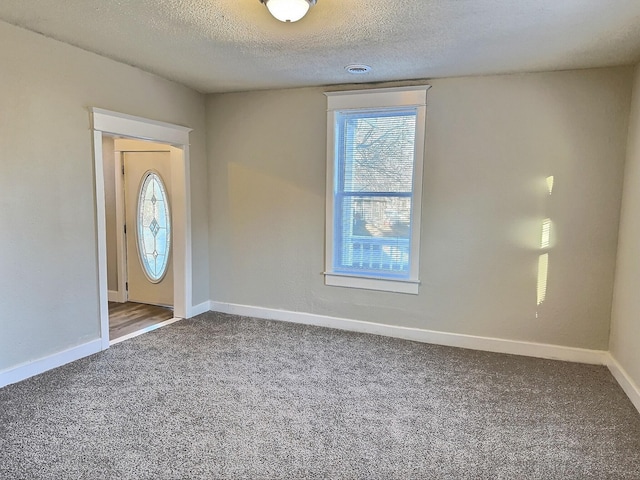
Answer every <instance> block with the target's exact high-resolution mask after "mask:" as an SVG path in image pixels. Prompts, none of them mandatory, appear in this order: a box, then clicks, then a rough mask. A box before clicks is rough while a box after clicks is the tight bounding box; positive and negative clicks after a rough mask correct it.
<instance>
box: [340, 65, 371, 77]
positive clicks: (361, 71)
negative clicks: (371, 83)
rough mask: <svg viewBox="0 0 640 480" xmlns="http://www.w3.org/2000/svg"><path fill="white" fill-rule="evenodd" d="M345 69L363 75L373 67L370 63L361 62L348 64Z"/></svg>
mask: <svg viewBox="0 0 640 480" xmlns="http://www.w3.org/2000/svg"><path fill="white" fill-rule="evenodd" d="M344 69H345V70H346V71H347V72H349V73H350V74H352V75H363V74H365V73H369V72H370V71H371V67H370V66H369V65H361V64H354V65H347V66H346V67H344Z"/></svg>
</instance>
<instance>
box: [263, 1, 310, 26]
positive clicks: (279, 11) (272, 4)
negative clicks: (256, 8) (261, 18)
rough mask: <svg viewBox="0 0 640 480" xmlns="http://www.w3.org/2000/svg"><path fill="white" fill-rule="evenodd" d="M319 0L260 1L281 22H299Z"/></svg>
mask: <svg viewBox="0 0 640 480" xmlns="http://www.w3.org/2000/svg"><path fill="white" fill-rule="evenodd" d="M316 1H317V0H260V3H263V4H265V5H266V6H267V8H268V9H269V13H271V15H273V16H274V17H275V18H277V19H278V20H280V21H281V22H297V21H298V20H300V19H301V18H302V17H304V16H305V15H306V14H307V12H308V11H309V8H310V7H312V6H314V5H315V4H316Z"/></svg>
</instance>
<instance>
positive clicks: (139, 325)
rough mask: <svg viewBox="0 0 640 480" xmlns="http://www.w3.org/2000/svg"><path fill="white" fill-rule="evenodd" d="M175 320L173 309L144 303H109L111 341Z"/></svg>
mask: <svg viewBox="0 0 640 480" xmlns="http://www.w3.org/2000/svg"><path fill="white" fill-rule="evenodd" d="M172 318H173V308H170V307H158V306H156V305H146V304H143V303H134V302H126V303H117V302H109V340H115V339H117V338H120V337H124V336H125V335H128V334H130V333H133V332H137V331H138V330H142V329H143V328H147V327H150V326H152V325H156V324H158V323H161V322H164V321H166V320H170V319H172Z"/></svg>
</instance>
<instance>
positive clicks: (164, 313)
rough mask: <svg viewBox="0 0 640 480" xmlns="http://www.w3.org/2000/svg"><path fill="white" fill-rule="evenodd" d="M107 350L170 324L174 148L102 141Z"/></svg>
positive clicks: (122, 140) (108, 138) (106, 138)
mask: <svg viewBox="0 0 640 480" xmlns="http://www.w3.org/2000/svg"><path fill="white" fill-rule="evenodd" d="M102 154H103V168H104V183H105V212H106V237H107V287H108V297H109V342H110V344H111V345H113V344H114V343H117V342H119V341H122V340H125V339H127V338H131V336H134V335H136V334H138V335H139V334H140V333H144V332H147V331H150V330H152V329H155V328H158V327H159V326H162V325H166V324H167V323H170V322H169V320H172V319H174V318H176V317H174V315H173V291H174V268H173V265H172V263H171V260H172V248H171V246H172V242H171V237H172V230H173V229H172V221H171V214H172V210H173V195H174V193H173V190H174V188H173V185H172V182H171V180H172V178H171V177H172V176H171V167H172V163H173V162H172V156H173V157H176V156H178V155H180V154H181V152H180V151H177V149H176V148H175V147H172V146H171V145H168V144H161V143H155V142H149V141H143V140H134V139H126V138H117V137H113V136H108V135H103V136H102Z"/></svg>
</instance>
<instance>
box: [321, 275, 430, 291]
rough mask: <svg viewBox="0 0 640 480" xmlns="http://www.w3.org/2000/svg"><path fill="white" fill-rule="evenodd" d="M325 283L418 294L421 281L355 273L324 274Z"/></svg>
mask: <svg viewBox="0 0 640 480" xmlns="http://www.w3.org/2000/svg"><path fill="white" fill-rule="evenodd" d="M324 284H325V285H329V286H332V287H347V288H362V289H365V290H377V291H381V292H393V293H407V294H410V295H417V294H418V287H419V286H420V282H418V281H413V280H395V279H382V278H369V277H357V276H354V275H339V274H335V273H325V274H324Z"/></svg>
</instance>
